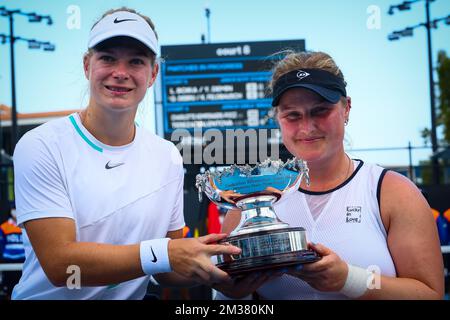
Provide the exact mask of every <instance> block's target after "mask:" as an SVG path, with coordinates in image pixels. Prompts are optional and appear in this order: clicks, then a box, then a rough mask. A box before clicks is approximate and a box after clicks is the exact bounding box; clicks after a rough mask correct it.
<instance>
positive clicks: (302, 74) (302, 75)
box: [297, 70, 309, 80]
mask: <svg viewBox="0 0 450 320" xmlns="http://www.w3.org/2000/svg"><path fill="white" fill-rule="evenodd" d="M307 76H309V73H308V72H306V71H303V70H298V72H297V78H298V80H302V79H304V78H306V77H307Z"/></svg>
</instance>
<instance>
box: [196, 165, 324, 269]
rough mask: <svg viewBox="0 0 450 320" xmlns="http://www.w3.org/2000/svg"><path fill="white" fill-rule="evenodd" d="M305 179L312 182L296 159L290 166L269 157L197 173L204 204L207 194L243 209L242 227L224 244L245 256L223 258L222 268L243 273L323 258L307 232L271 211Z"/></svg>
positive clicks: (224, 205)
mask: <svg viewBox="0 0 450 320" xmlns="http://www.w3.org/2000/svg"><path fill="white" fill-rule="evenodd" d="M303 179H305V181H306V183H307V184H309V175H308V167H307V165H306V162H305V161H303V160H301V159H296V158H293V159H290V160H288V161H287V162H286V163H283V161H281V160H270V159H268V160H266V161H264V162H262V163H260V164H257V165H256V166H253V167H251V166H249V165H245V166H238V165H232V166H230V167H227V168H225V169H224V170H222V171H214V172H211V171H206V172H205V173H204V174H198V175H197V177H196V187H197V188H198V191H199V200H200V201H201V200H202V193H203V192H204V193H205V194H206V195H207V196H208V198H209V199H210V200H211V201H212V202H214V203H215V204H217V205H218V206H220V207H222V208H225V209H240V210H241V220H240V222H239V224H238V226H237V227H236V228H235V229H234V230H233V231H232V232H231V233H230V235H229V237H228V238H226V239H224V240H222V241H221V242H225V243H230V244H232V245H235V246H237V247H239V248H241V250H242V251H241V254H239V255H219V256H218V264H217V266H218V267H219V268H221V269H222V270H224V271H226V272H227V273H229V274H231V275H239V274H243V273H246V272H250V271H254V270H263V269H276V268H280V267H285V266H290V265H296V264H302V263H309V262H314V261H317V260H318V259H320V257H319V256H318V255H317V254H316V253H315V252H314V251H312V250H309V249H308V243H307V239H306V233H305V229H304V228H302V227H290V226H289V225H288V224H287V223H284V222H282V221H280V219H278V217H277V215H276V214H275V211H274V209H273V204H274V203H275V202H276V201H278V200H279V199H280V198H281V197H283V196H286V194H288V193H291V192H294V191H295V190H297V189H298V188H299V186H300V184H301V182H302V181H303ZM299 214H301V212H299Z"/></svg>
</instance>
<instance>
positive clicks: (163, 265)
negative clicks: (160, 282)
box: [139, 238, 172, 275]
mask: <svg viewBox="0 0 450 320" xmlns="http://www.w3.org/2000/svg"><path fill="white" fill-rule="evenodd" d="M169 240H170V239H169V238H163V239H154V240H146V241H142V242H141V245H140V249H139V250H140V256H141V267H142V270H143V271H144V273H145V274H147V275H153V274H156V273H164V272H170V271H172V268H171V266H170V262H169V253H168V248H167V246H168V243H169Z"/></svg>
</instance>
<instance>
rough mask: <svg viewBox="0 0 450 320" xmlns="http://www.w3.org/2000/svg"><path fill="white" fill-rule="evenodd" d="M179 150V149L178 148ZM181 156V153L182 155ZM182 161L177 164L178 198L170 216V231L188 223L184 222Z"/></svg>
mask: <svg viewBox="0 0 450 320" xmlns="http://www.w3.org/2000/svg"><path fill="white" fill-rule="evenodd" d="M177 152H178V150H177ZM180 157H181V155H180ZM182 161H183V160H181V163H180V165H179V166H177V167H176V168H177V170H178V177H179V179H178V180H177V182H176V183H177V187H176V195H177V196H176V199H175V203H174V206H173V210H172V216H171V218H170V225H169V231H175V230H179V229H181V228H183V227H184V226H185V225H186V224H185V222H184V207H183V204H184V169H183V164H182Z"/></svg>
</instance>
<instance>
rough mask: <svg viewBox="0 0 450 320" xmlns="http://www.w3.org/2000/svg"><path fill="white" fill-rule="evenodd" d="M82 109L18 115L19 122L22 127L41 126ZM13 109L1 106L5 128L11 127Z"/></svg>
mask: <svg viewBox="0 0 450 320" xmlns="http://www.w3.org/2000/svg"><path fill="white" fill-rule="evenodd" d="M77 111H80V109H70V110H60V111H49V112H32V113H19V112H18V113H17V122H18V124H20V125H29V124H40V123H44V122H47V121H49V120H51V119H55V118H61V117H65V116H67V115H69V114H72V113H74V112H77ZM11 113H12V112H11V107H9V106H7V105H5V104H0V121H1V122H2V123H1V124H2V126H3V127H8V126H11V122H12V121H11Z"/></svg>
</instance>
